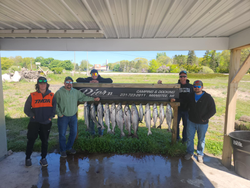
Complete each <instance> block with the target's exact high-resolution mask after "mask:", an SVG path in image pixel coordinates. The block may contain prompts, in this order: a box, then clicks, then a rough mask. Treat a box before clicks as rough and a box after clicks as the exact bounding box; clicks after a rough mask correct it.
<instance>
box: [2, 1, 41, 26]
mask: <svg viewBox="0 0 250 188" xmlns="http://www.w3.org/2000/svg"><path fill="white" fill-rule="evenodd" d="M0 5H1V6H3V7H4V8H6V9H8V10H10V11H11V12H14V13H15V14H17V15H18V16H20V17H22V18H24V19H26V20H29V21H30V22H31V23H33V24H35V25H36V26H38V27H40V28H42V29H46V28H45V27H43V26H42V25H40V24H38V23H36V22H34V21H33V20H31V19H30V18H28V17H26V16H24V15H23V14H20V13H18V12H17V11H15V10H13V9H11V8H9V7H8V6H6V5H5V4H3V3H0Z"/></svg>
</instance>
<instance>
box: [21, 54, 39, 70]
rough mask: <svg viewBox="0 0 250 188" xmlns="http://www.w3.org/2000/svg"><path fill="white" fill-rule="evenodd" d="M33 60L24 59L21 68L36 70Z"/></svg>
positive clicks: (29, 58) (31, 58)
mask: <svg viewBox="0 0 250 188" xmlns="http://www.w3.org/2000/svg"><path fill="white" fill-rule="evenodd" d="M34 60H35V59H34V58H33V57H25V58H23V59H22V62H21V64H22V67H25V68H28V69H36V65H35V64H34Z"/></svg>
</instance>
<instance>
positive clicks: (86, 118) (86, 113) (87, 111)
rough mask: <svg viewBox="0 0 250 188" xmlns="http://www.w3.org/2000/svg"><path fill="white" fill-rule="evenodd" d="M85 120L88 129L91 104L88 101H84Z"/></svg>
mask: <svg viewBox="0 0 250 188" xmlns="http://www.w3.org/2000/svg"><path fill="white" fill-rule="evenodd" d="M84 122H85V124H86V125H87V130H89V106H88V103H87V102H85V103H84Z"/></svg>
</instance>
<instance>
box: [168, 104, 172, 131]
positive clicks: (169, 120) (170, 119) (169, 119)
mask: <svg viewBox="0 0 250 188" xmlns="http://www.w3.org/2000/svg"><path fill="white" fill-rule="evenodd" d="M172 117H173V113H172V108H171V106H170V104H167V108H166V121H167V124H168V131H169V132H171V122H172Z"/></svg>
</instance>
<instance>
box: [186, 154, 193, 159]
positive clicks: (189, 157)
mask: <svg viewBox="0 0 250 188" xmlns="http://www.w3.org/2000/svg"><path fill="white" fill-rule="evenodd" d="M192 156H193V154H191V153H187V154H186V155H185V157H184V158H185V159H186V160H189V159H191V158H192Z"/></svg>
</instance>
